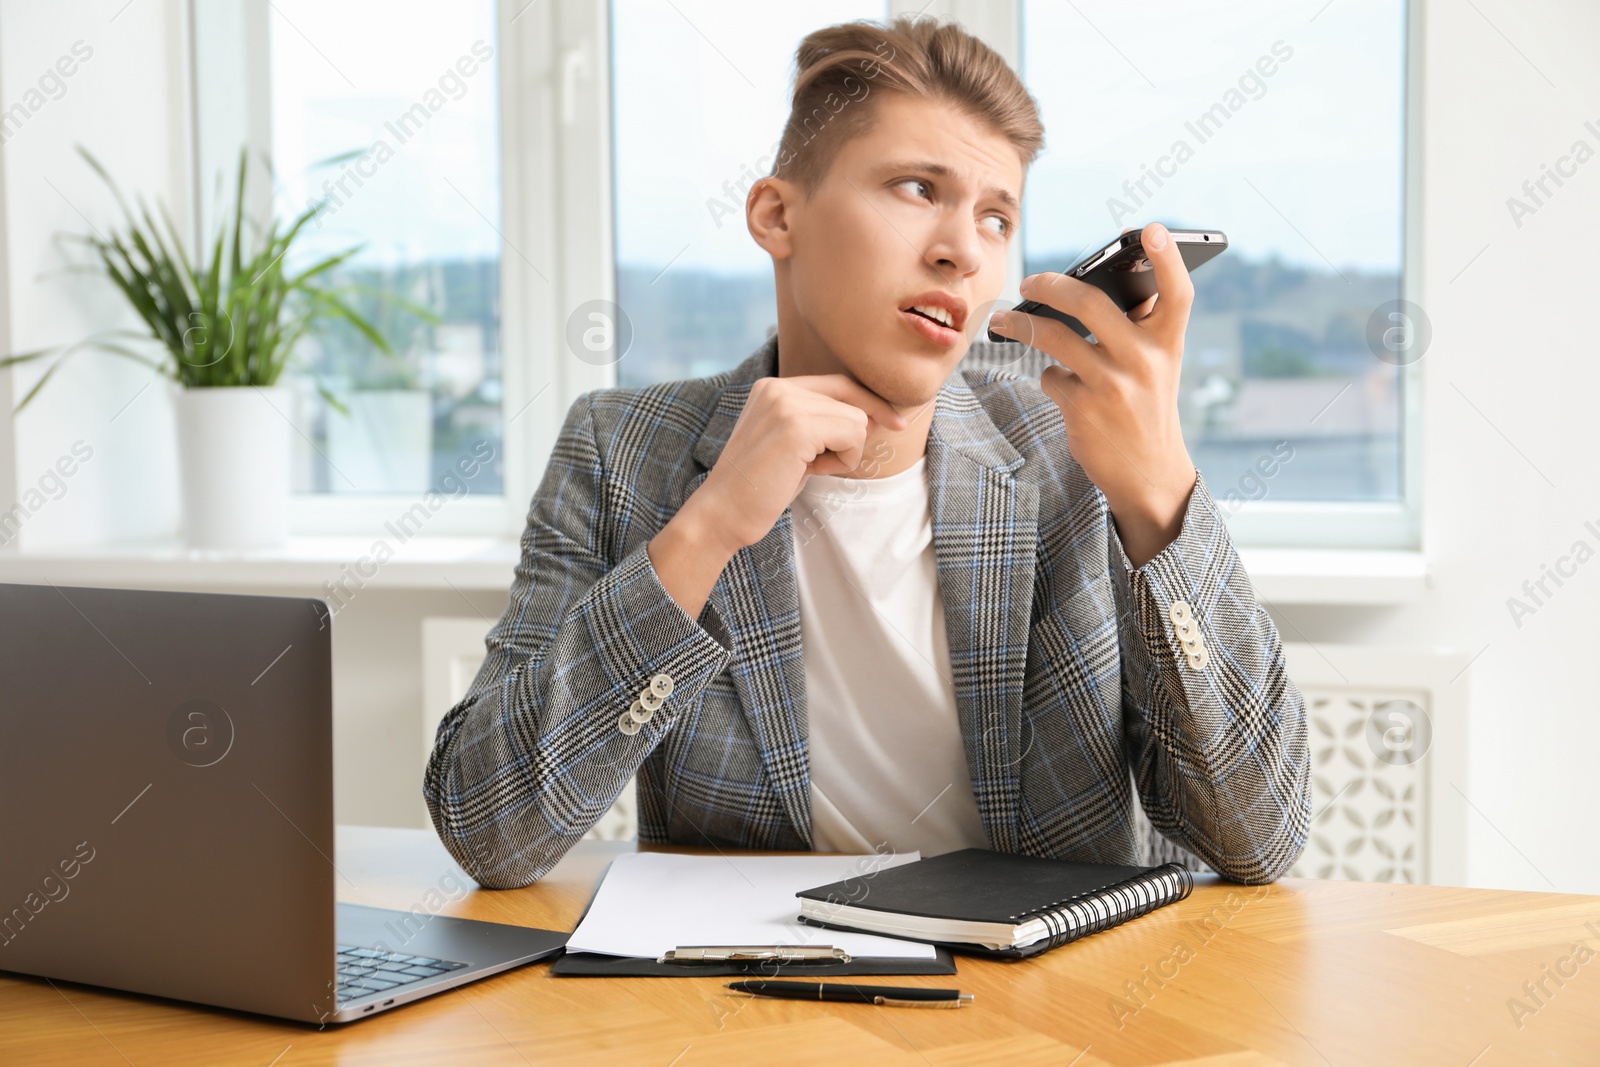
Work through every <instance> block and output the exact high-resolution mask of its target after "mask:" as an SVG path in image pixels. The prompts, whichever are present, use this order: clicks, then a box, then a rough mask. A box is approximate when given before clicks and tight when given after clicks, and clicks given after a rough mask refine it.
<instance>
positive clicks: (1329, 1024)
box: [0, 827, 1600, 1067]
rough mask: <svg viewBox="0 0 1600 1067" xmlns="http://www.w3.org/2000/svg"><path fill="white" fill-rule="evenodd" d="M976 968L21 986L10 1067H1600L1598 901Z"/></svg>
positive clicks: (1162, 928) (1358, 920)
mask: <svg viewBox="0 0 1600 1067" xmlns="http://www.w3.org/2000/svg"><path fill="white" fill-rule="evenodd" d="M633 847H634V846H633V845H632V844H631V843H630V844H626V845H622V844H611V843H601V842H588V841H586V842H583V843H581V844H580V845H579V846H578V847H577V848H576V849H575V850H574V851H573V852H572V854H571V855H569V856H568V857H567V858H566V860H565V861H563V862H562V863H561V865H560V866H558V867H557V868H556V869H555V870H554V871H553V872H551V874H550V875H548V876H547V877H546V878H545V879H544V880H542V881H541V882H539V883H538V884H536V885H534V886H530V887H529V888H527V889H520V890H510V891H501V892H494V891H472V892H468V893H466V894H465V895H464V896H462V897H461V898H460V899H458V900H457V901H455V902H453V903H448V904H446V905H445V906H444V907H443V908H441V909H440V913H441V914H450V915H460V916H465V917H467V918H475V919H489V920H493V921H498V922H510V923H522V924H525V925H531V926H544V927H550V928H552V929H558V930H570V929H571V928H572V926H573V925H574V924H575V923H576V921H577V918H578V916H579V914H580V913H581V911H582V909H583V906H584V904H585V902H586V901H587V900H588V898H589V894H590V892H591V891H592V889H593V887H594V885H595V882H596V880H597V879H598V877H599V875H600V873H601V872H602V870H603V869H604V867H605V864H606V863H607V862H608V861H609V860H610V859H611V857H613V856H615V855H616V854H617V853H618V852H620V851H624V850H631V849H632V848H633ZM338 849H339V851H338V861H339V868H338V869H339V874H340V877H339V890H340V898H341V899H344V900H350V901H354V902H357V903H363V904H374V905H379V906H385V907H396V908H406V909H409V908H411V907H413V906H415V905H421V904H423V902H424V899H425V894H426V893H427V891H428V890H429V889H435V890H439V889H445V890H448V889H450V888H451V886H452V884H453V883H452V882H451V877H455V878H459V879H461V883H460V884H461V885H463V886H470V885H471V884H472V883H471V882H470V881H469V880H467V879H465V877H464V876H462V875H461V874H460V871H459V868H457V867H456V865H455V864H454V863H453V862H452V861H451V860H450V858H449V856H448V854H447V853H446V852H445V851H444V849H443V847H442V846H440V844H439V843H438V841H437V840H436V839H435V838H434V837H433V835H432V834H431V833H429V832H426V831H421V830H386V829H373V828H355V827H347V828H341V829H340V832H339V843H338ZM441 880H442V882H441ZM432 899H433V900H435V901H437V900H438V898H432ZM1586 923H1592V924H1593V926H1592V927H1586V925H1585V924H1586ZM1575 944H1576V945H1579V946H1580V947H1578V948H1575V947H1574V946H1575ZM957 966H958V967H959V969H960V974H959V976H957V977H955V978H952V977H950V976H939V977H908V978H894V979H887V980H886V981H892V982H904V983H907V984H923V985H930V986H945V987H949V986H952V985H959V986H960V988H961V989H962V990H963V991H966V992H973V993H976V994H977V1000H976V1002H975V1004H974V1005H973V1006H971V1007H969V1008H966V1009H962V1010H960V1011H918V1010H914V1009H892V1008H875V1007H871V1006H863V1005H845V1004H816V1003H809V1002H805V1003H802V1002H794V1001H774V1000H755V999H749V998H744V997H738V996H735V995H733V994H731V993H729V992H728V991H727V990H726V989H724V988H723V982H724V981H725V980H724V979H717V978H675V979H668V978H655V979H651V978H633V979H620V978H552V977H551V976H550V974H549V967H548V965H545V964H534V965H532V966H530V967H524V968H521V969H520V970H517V971H513V972H510V973H508V974H503V975H498V976H496V977H494V978H490V979H487V980H485V981H482V982H478V983H474V984H472V985H468V986H466V987H464V988H462V989H459V990H454V991H450V992H446V993H443V994H440V995H438V996H435V997H431V998H429V999H427V1000H424V1001H421V1002H418V1003H416V1004H413V1005H410V1006H408V1007H405V1008H400V1009H397V1010H393V1011H390V1012H387V1013H385V1014H381V1015H375V1016H373V1017H372V1018H371V1019H368V1020H364V1021H362V1022H358V1023H354V1024H351V1025H348V1026H343V1027H331V1028H328V1029H326V1030H320V1031H319V1030H317V1029H315V1028H313V1027H310V1026H302V1025H297V1024H294V1023H287V1022H278V1021H275V1020H272V1019H266V1018H260V1017H256V1016H250V1015H244V1014H238V1013H233V1012H227V1011H220V1010H215V1009H209V1008H201V1007H195V1006H190V1005H185V1004H181V1003H174V1002H170V1001H163V1000H156V999H153V998H146V997H135V996H129V995H125V994H115V993H108V992H102V991H100V990H97V989H94V988H91V987H87V986H77V985H71V984H65V983H56V987H55V988H52V987H51V985H50V984H49V983H46V982H44V981H42V980H35V979H29V978H20V977H16V976H11V975H0V1063H7V1064H10V1063H17V1064H73V1065H78V1064H102V1063H103V1064H133V1065H137V1067H144V1065H146V1064H152V1065H154V1064H221V1063H229V1064H232V1063H239V1064H254V1065H256V1067H301V1065H304V1064H331V1063H339V1064H366V1063H372V1064H402V1063H451V1064H504V1065H508V1067H515V1065H526V1064H534V1063H537V1064H547V1063H596V1064H600V1063H607V1064H609V1063H639V1064H649V1065H653V1067H694V1065H696V1064H712V1063H763V1064H780V1063H781V1064H812V1063H815V1064H818V1065H826V1067H841V1065H848V1064H855V1063H871V1064H888V1065H897V1064H904V1065H907V1067H912V1065H921V1067H952V1065H956V1064H978V1063H996V1062H1000V1063H1005V1064H1006V1065H1007V1067H1024V1065H1028V1064H1035V1063H1037V1064H1050V1065H1052V1067H1067V1065H1069V1064H1070V1065H1073V1067H1097V1065H1105V1064H1130V1065H1131V1064H1178V1063H1182V1064H1194V1065H1201V1064H1203V1065H1205V1067H1264V1065H1268V1064H1277V1063H1293V1064H1301V1063H1304V1064H1324V1065H1336V1067H1345V1065H1347V1064H1349V1065H1356V1064H1360V1065H1367V1064H1378V1063H1394V1064H1408V1065H1409V1064H1449V1065H1459V1067H1467V1065H1469V1064H1471V1065H1473V1067H1495V1065H1499V1064H1506V1063H1532V1062H1540V1063H1596V1062H1600V897H1592V896H1573V895H1562V894H1554V893H1524V892H1503V891H1493V890H1477V889H1454V888H1445V887H1437V886H1404V885H1382V884H1375V883H1356V882H1320V881H1312V880H1303V879H1285V880H1283V881H1280V882H1278V883H1276V884H1275V885H1272V886H1262V887H1250V886H1237V885H1232V884H1229V883H1226V882H1221V881H1218V880H1216V879H1215V878H1209V877H1208V878H1200V879H1197V882H1196V886H1195V890H1194V892H1193V894H1192V895H1191V896H1190V897H1189V898H1188V899H1187V900H1185V901H1183V902H1181V903H1179V904H1175V905H1172V906H1170V907H1168V908H1164V909H1162V910H1161V911H1159V912H1157V913H1155V914H1153V915H1150V916H1146V917H1144V918H1142V919H1140V920H1138V921H1136V922H1134V923H1131V924H1129V925H1127V926H1123V927H1119V928H1116V929H1112V930H1108V931H1106V932H1104V933H1100V934H1096V935H1094V936H1092V937H1089V938H1086V939H1085V940H1083V941H1080V942H1077V943H1075V944H1071V945H1067V946H1065V947H1063V948H1060V949H1057V950H1055V951H1053V952H1050V953H1047V954H1046V955H1044V956H1041V957H1039V958H1037V959H1034V960H1029V961H1024V962H1019V963H1007V962H1000V961H991V960H983V959H976V958H970V957H961V958H958V960H957ZM1541 981H1542V982H1543V985H1544V990H1546V991H1548V992H1547V993H1546V992H1544V991H1541V990H1540V989H1539V988H1538V986H1539V983H1540V982H1541ZM1525 982H1527V983H1532V985H1530V986H1529V987H1527V988H1524V983H1525ZM1529 990H1532V993H1531V995H1530V992H1529ZM1512 998H1517V1000H1519V1001H1520V1002H1521V1003H1522V1004H1523V1005H1524V1008H1525V1010H1523V1011H1520V1012H1516V1013H1515V1014H1514V1013H1513V1011H1512V1007H1511V1006H1510V1002H1511V1001H1512Z"/></svg>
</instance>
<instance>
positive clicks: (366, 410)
mask: <svg viewBox="0 0 1600 1067" xmlns="http://www.w3.org/2000/svg"><path fill="white" fill-rule="evenodd" d="M270 7H271V9H272V10H271V13H270V14H269V15H268V19H267V23H268V27H269V29H270V41H269V48H270V67H269V70H270V94H269V98H270V107H271V155H272V159H273V164H274V168H275V170H276V179H277V193H278V203H277V205H276V207H277V214H278V217H279V218H289V217H292V216H293V215H294V214H296V213H298V212H299V211H301V210H303V209H304V208H305V207H306V206H307V205H308V204H310V203H312V202H315V201H318V200H323V201H326V207H325V208H324V210H323V212H322V214H321V215H319V216H318V218H317V221H316V222H315V224H314V225H312V226H308V227H307V230H306V231H305V239H304V242H303V247H301V248H298V249H297V251H296V253H295V254H296V256H297V257H299V258H300V259H301V260H302V262H303V263H304V264H309V263H311V262H315V261H316V260H317V259H320V258H321V257H323V256H326V255H328V254H330V253H332V252H336V251H339V250H341V249H345V248H348V247H350V246H352V245H361V246H362V249H361V251H360V253H359V254H358V255H356V256H355V257H354V258H353V259H351V260H349V261H347V262H346V263H345V264H344V265H343V266H341V267H340V268H338V269H337V278H338V280H339V281H340V282H343V283H345V284H347V285H348V286H349V287H350V291H351V292H352V293H353V294H355V295H354V297H353V299H352V303H354V304H355V305H356V306H357V308H358V310H360V311H361V312H363V313H364V314H365V315H366V316H367V317H368V319H369V320H370V321H371V322H372V323H373V324H374V325H376V326H377V328H378V332H379V333H381V334H382V335H383V336H384V337H385V338H386V339H387V340H388V342H389V343H390V345H391V346H392V348H393V356H392V357H389V356H385V355H384V354H383V353H382V352H381V351H380V350H379V349H378V348H377V347H376V346H375V345H374V344H373V343H372V342H371V341H370V340H369V339H368V338H366V337H365V336H363V335H362V334H361V333H360V332H358V331H357V330H356V329H354V328H353V327H351V326H350V325H349V324H347V323H344V322H331V323H329V324H327V325H326V326H324V327H321V328H319V329H318V330H317V331H315V332H314V333H313V334H312V335H309V336H308V337H307V338H306V340H305V341H304V342H302V345H303V348H302V356H303V357H304V358H305V359H306V363H307V365H308V366H309V368H310V369H311V371H312V372H313V374H311V375H306V376H304V377H302V378H301V379H300V380H298V382H297V383H296V384H297V385H298V391H299V396H300V417H299V420H298V421H299V422H300V424H301V429H302V434H303V436H302V437H301V439H300V441H299V445H300V448H299V456H298V462H297V464H296V489H297V490H298V491H300V492H303V493H334V494H341V493H343V494H364V495H370V494H384V493H396V494H405V495H408V496H413V497H414V496H416V495H418V494H419V493H421V492H423V491H425V490H427V489H430V488H438V487H440V486H441V485H445V486H448V487H450V488H451V489H452V491H454V488H455V486H456V485H457V484H458V482H457V479H458V477H459V472H460V471H462V470H465V469H471V470H473V471H474V473H473V474H472V475H471V476H470V478H471V480H470V491H471V492H472V493H474V494H489V495H494V494H499V493H500V492H501V485H502V482H501V477H502V475H501V471H502V468H501V463H500V460H501V456H502V453H503V451H504V449H503V447H502V410H501V397H502V381H503V379H502V373H501V359H502V344H501V323H500V320H501V315H500V254H501V238H500V236H499V233H500V227H501V224H500V221H499V220H500V216H501V189H500V174H501V171H500V143H499V141H500V129H499V92H500V80H499V74H498V69H497V68H498V55H497V52H498V49H497V47H496V22H495V18H496V11H495V4H494V3H493V2H492V0H456V2H453V3H450V4H439V3H431V2H427V0H411V2H404V3H389V4H385V5H384V6H383V9H382V15H383V17H381V18H378V17H374V16H375V13H376V11H375V9H374V8H373V7H372V6H371V5H364V4H353V5H337V4H335V5H329V4H326V3H322V2H319V0H274V2H273V4H272V5H270ZM350 42H359V46H357V45H354V44H350ZM314 378H315V379H320V381H321V382H322V383H324V384H325V385H326V386H327V387H328V388H329V389H330V390H331V392H332V393H333V395H335V396H336V397H338V398H339V400H340V401H341V402H342V403H343V405H344V406H345V407H346V408H347V409H348V410H347V411H345V412H341V411H339V410H338V409H336V408H335V407H333V406H331V405H329V404H328V403H326V402H325V401H324V400H323V399H322V398H321V396H320V394H319V392H318V390H317V388H316V385H315V382H314V380H313V379H314ZM485 460H487V462H484V461H485ZM462 464H465V466H461V465H462Z"/></svg>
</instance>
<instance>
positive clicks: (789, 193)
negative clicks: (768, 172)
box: [744, 178, 799, 259]
mask: <svg viewBox="0 0 1600 1067" xmlns="http://www.w3.org/2000/svg"><path fill="white" fill-rule="evenodd" d="M798 195H799V190H798V189H796V188H795V186H794V185H793V184H792V183H790V182H787V181H784V180H783V179H782V178H761V179H759V180H757V181H756V183H755V185H753V186H751V188H750V195H749V196H748V197H746V198H745V202H744V219H745V225H746V226H748V227H749V228H750V236H751V237H754V238H755V240H756V244H758V245H760V246H761V247H762V248H764V249H766V251H767V253H768V254H769V255H771V256H772V258H773V259H788V258H789V257H790V256H791V255H793V254H794V241H793V236H792V234H791V233H790V230H789V222H790V216H789V208H790V206H791V205H792V204H794V203H795V202H796V200H797V199H798Z"/></svg>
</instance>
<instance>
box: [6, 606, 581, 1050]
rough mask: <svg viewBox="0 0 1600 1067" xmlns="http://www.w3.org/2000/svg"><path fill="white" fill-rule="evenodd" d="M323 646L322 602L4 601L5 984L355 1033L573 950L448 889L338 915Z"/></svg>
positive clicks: (342, 888)
mask: <svg viewBox="0 0 1600 1067" xmlns="http://www.w3.org/2000/svg"><path fill="white" fill-rule="evenodd" d="M331 636H332V617H331V613H330V612H329V610H328V607H327V605H326V604H324V603H323V602H322V601H321V600H315V599H301V598H293V597H276V596H236V595H224V594H213V593H179V592H152V591H142V590H123V589H89V588H82V587H72V586H56V585H51V584H45V585H15V584H0V811H3V812H4V818H0V857H3V860H0V970H4V971H13V972H16V973H19V974H27V975H37V976H39V977H43V978H51V979H61V980H63V981H69V982H82V983H87V984H90V985H97V986H106V987H109V988H112V989H119V990H127V991H130V992H134V993H144V994H151V995H154V996H160V997H171V998H175V999H178V1000H185V1001H192V1002H195V1003H198V1004H209V1005H215V1006H217V1007H221V1008H233V1009H238V1010H242V1011H250V1012H259V1013H261V1014H265V1015H272V1016H277V1017H280V1018H284V1019H295V1020H300V1021H303V1022H309V1023H345V1022H351V1021H354V1020H356V1019H362V1018H365V1017H367V1016H368V1015H374V1014H377V1013H378V1012H380V1011H385V1010H388V1009H390V1008H394V1007H399V1006H400V1005H402V1004H407V1003H410V1002H411V1001H414V1000H418V999H420V998H422V997H426V996H430V995H432V994H434V993H439V992H442V991H444V990H447V989H451V988H453V987H455V986H459V985H462V984H464V983H467V982H471V981H474V980H476V979H479V978H484V977H487V976H488V975H492V974H496V973H498V972H501V971H505V970H507V969H509V968H512V967H516V966H519V965H521V964H524V963H529V962H531V961H534V960H539V959H543V958H545V957H548V956H551V955H553V954H555V953H556V952H558V951H560V949H561V947H562V945H563V944H564V943H565V941H566V938H567V935H566V934H563V933H557V932H555V931H551V930H538V929H530V928H526V927H520V926H507V925H502V924H498V923H486V922H476V921H470V920H465V919H456V918H452V917H449V916H445V915H441V914H438V912H439V911H440V910H441V909H442V907H443V904H444V902H445V901H444V900H443V899H442V895H441V894H440V893H439V891H438V889H437V888H432V887H424V888H420V889H419V890H418V891H417V901H416V903H415V904H414V905H413V906H411V907H410V908H409V909H408V910H402V911H395V910H388V909H383V908H374V907H366V906H362V905H358V904H345V903H336V901H335V894H336V893H338V892H343V893H344V894H345V895H346V896H352V897H355V898H357V899H359V898H360V897H361V896H362V890H363V887H362V886H361V885H360V879H359V878H358V879H356V880H355V881H354V882H352V881H351V880H350V879H348V878H346V877H345V874H344V873H343V872H340V871H339V870H338V869H337V868H336V866H335V864H336V862H337V857H336V856H335V855H334V845H333V840H334V838H333V834H334V831H333V673H332V672H333V657H332V644H331ZM456 873H457V872H456V869H455V868H454V866H453V865H452V867H450V868H449V869H447V870H445V871H441V878H440V880H439V881H440V884H454V883H447V882H446V881H445V880H444V879H445V877H446V876H448V877H450V878H454V877H456ZM391 899H392V898H391Z"/></svg>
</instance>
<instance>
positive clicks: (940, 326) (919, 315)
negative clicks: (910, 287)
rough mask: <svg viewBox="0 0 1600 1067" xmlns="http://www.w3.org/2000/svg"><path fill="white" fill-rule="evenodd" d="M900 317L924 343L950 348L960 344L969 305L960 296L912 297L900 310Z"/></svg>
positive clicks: (929, 294)
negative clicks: (926, 341)
mask: <svg viewBox="0 0 1600 1067" xmlns="http://www.w3.org/2000/svg"><path fill="white" fill-rule="evenodd" d="M900 317H901V319H902V320H904V322H905V323H906V325H907V326H908V327H910V328H911V329H912V330H913V331H914V332H916V333H917V334H919V335H920V336H922V337H923V338H924V339H925V340H928V341H932V342H933V343H934V344H936V345H938V346H940V347H941V348H949V347H952V346H953V345H955V344H957V343H958V342H959V341H960V340H961V327H962V326H964V325H966V319H967V304H966V301H965V300H962V299H961V298H960V297H958V296H953V295H951V294H950V293H946V292H941V291H938V290H931V291H929V292H926V293H922V294H920V295H918V296H916V297H913V298H912V299H911V301H910V302H909V303H907V304H906V305H905V306H903V307H901V308H900Z"/></svg>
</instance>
